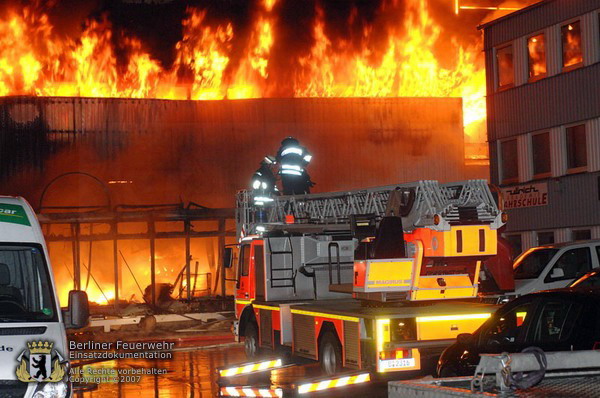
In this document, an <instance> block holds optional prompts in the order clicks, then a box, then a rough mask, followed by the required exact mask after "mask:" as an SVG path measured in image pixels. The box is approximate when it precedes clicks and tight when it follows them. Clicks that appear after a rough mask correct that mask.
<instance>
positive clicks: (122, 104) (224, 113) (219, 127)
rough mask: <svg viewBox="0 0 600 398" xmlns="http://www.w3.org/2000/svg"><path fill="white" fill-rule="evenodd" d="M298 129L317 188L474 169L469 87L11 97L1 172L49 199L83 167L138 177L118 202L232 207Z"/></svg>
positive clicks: (81, 198) (122, 187) (60, 198)
mask: <svg viewBox="0 0 600 398" xmlns="http://www.w3.org/2000/svg"><path fill="white" fill-rule="evenodd" d="M287 135H293V136H295V137H297V138H298V139H300V141H301V143H302V144H303V145H305V146H306V147H307V148H308V149H309V150H310V151H311V152H312V153H313V155H314V157H313V162H312V163H311V165H310V166H309V168H308V171H309V173H310V174H311V176H312V178H313V180H314V181H315V182H316V183H317V185H316V187H315V188H314V191H315V192H317V191H320V192H324V191H330V190H345V189H356V188H361V187H368V186H376V185H387V184H393V183H399V182H406V181H413V180H418V179H438V180H441V181H451V180H460V179H463V178H464V176H465V172H464V136H463V127H462V101H461V99H460V98H313V99H308V98H307V99H288V98H284V99H252V100H235V101H229V100H223V101H169V100H147V99H110V98H100V99H99V98H54V97H4V98H2V99H0V151H1V153H0V174H1V177H0V183H1V184H2V193H3V194H19V195H22V196H25V197H26V198H28V199H29V200H30V201H32V202H33V203H37V201H38V198H39V194H40V192H41V190H42V189H43V187H44V186H45V185H46V184H47V183H48V182H49V181H50V180H51V179H52V178H54V177H56V176H57V175H59V174H61V173H64V172H66V171H83V172H87V173H90V174H93V175H95V176H97V177H98V178H100V179H101V180H103V181H110V180H121V181H131V183H126V184H116V185H111V190H112V193H113V196H114V200H113V202H114V203H173V202H179V201H180V200H184V201H194V202H197V203H201V204H203V205H206V206H211V207H229V206H233V205H234V194H235V192H236V191H237V190H239V189H241V188H245V187H248V184H249V181H250V177H251V175H252V173H253V172H254V171H255V170H256V169H257V168H258V166H259V162H260V161H261V159H262V158H263V156H265V155H266V154H275V152H276V151H277V149H278V147H279V144H280V141H281V140H282V139H283V138H284V137H285V136H287ZM442 154H443V156H441V155H442ZM94 189H96V190H94ZM97 194H98V193H97V187H96V188H93V187H87V186H84V184H80V185H74V186H72V187H71V188H70V189H69V194H68V195H54V196H53V197H49V201H50V202H51V204H53V205H75V204H79V205H81V204H90V203H89V202H90V200H91V199H90V198H94V197H95V196H96V195H97ZM50 196H52V195H50Z"/></svg>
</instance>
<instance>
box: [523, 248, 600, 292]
mask: <svg viewBox="0 0 600 398" xmlns="http://www.w3.org/2000/svg"><path fill="white" fill-rule="evenodd" d="M598 267H600V240H588V241H576V242H568V243H558V244H553V245H546V246H540V247H534V248H532V249H529V250H527V251H526V252H525V253H523V254H521V255H520V256H519V257H518V258H517V259H516V260H515V263H514V265H513V271H514V277H515V292H514V295H516V296H521V295H524V294H527V293H533V292H538V291H541V290H549V289H560V288H564V287H567V286H569V285H570V284H571V283H572V282H574V281H575V280H577V279H579V278H580V277H582V276H583V275H585V274H586V273H588V272H590V271H591V270H593V269H595V268H598Z"/></svg>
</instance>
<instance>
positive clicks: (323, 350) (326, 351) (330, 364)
mask: <svg viewBox="0 0 600 398" xmlns="http://www.w3.org/2000/svg"><path fill="white" fill-rule="evenodd" d="M319 362H321V369H323V372H325V373H326V374H327V375H329V376H331V375H334V374H336V373H338V372H340V371H341V370H342V346H341V345H340V342H339V341H338V339H337V337H336V336H335V335H334V334H333V333H332V332H325V334H324V335H323V337H322V338H321V344H319Z"/></svg>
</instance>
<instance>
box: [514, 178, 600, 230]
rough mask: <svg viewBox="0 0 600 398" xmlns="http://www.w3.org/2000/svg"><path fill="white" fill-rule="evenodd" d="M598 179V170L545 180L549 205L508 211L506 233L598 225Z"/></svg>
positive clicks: (599, 213)
mask: <svg viewBox="0 0 600 398" xmlns="http://www.w3.org/2000/svg"><path fill="white" fill-rule="evenodd" d="M599 179H600V173H583V174H575V175H570V176H564V177H561V178H560V179H554V178H553V179H548V180H545V182H546V183H547V184H548V205H546V206H537V207H526V208H520V209H512V210H510V211H509V212H508V213H509V221H508V223H507V224H506V232H514V231H529V230H544V229H554V228H557V227H559V226H560V227H583V226H592V225H598V224H600V211H599V210H600V185H599V184H600V180H599ZM535 182H536V183H539V182H543V181H535Z"/></svg>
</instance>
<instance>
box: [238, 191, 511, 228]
mask: <svg viewBox="0 0 600 398" xmlns="http://www.w3.org/2000/svg"><path fill="white" fill-rule="evenodd" d="M391 195H394V196H395V197H396V198H398V199H397V200H398V201H399V205H400V207H401V208H402V209H403V210H402V213H403V214H397V215H402V217H403V225H404V229H405V230H406V231H410V230H412V229H414V228H416V227H430V228H432V229H438V230H447V229H449V226H450V224H452V223H455V222H460V221H465V220H467V219H468V220H469V221H472V222H478V223H487V224H491V227H492V228H494V229H495V228H498V227H499V226H501V225H502V222H501V220H499V215H500V211H499V210H498V207H497V205H496V203H495V201H494V198H493V196H492V194H491V192H490V189H489V187H488V185H487V181H485V180H467V181H461V182H454V183H447V184H440V183H439V182H438V181H433V180H422V181H417V182H413V183H406V184H397V185H388V186H384V187H376V188H368V189H361V190H355V191H346V192H331V193H320V194H307V195H288V196H275V197H274V198H273V199H274V201H273V202H272V203H271V204H270V205H268V206H266V207H264V208H263V209H262V211H265V212H266V217H265V218H266V222H264V223H261V224H265V225H268V224H284V223H285V219H286V215H289V214H291V215H293V216H294V219H295V222H296V223H301V224H348V223H349V221H350V217H351V216H353V215H355V216H356V215H367V214H368V215H372V216H375V217H383V216H384V215H385V214H386V211H388V210H389V208H390V206H388V205H392V203H390V196H391ZM394 201H396V199H394ZM257 211H260V209H259V208H258V207H256V206H254V205H253V203H252V197H251V193H250V192H249V191H246V190H244V191H240V192H238V195H237V206H236V213H237V214H236V218H237V233H238V238H241V237H243V236H245V235H248V234H251V233H255V232H256V227H257V226H258V225H259V223H258V222H257V220H258V218H257V216H256V214H257ZM436 215H437V223H436V222H434V217H435V216H436Z"/></svg>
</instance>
